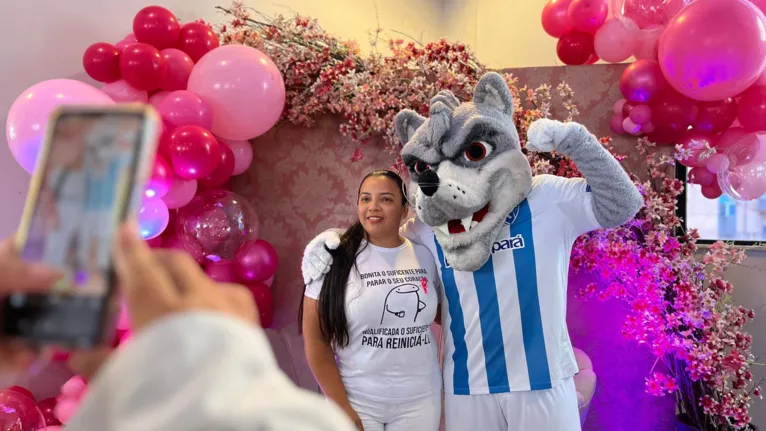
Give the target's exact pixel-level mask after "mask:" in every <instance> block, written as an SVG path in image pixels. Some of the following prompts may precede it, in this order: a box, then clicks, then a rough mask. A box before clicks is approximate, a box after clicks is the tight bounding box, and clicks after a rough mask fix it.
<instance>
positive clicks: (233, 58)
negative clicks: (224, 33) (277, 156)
mask: <svg viewBox="0 0 766 431" xmlns="http://www.w3.org/2000/svg"><path fill="white" fill-rule="evenodd" d="M188 88H189V90H190V91H192V92H194V93H196V94H197V95H199V97H200V98H202V100H204V101H205V102H207V103H208V105H209V106H210V107H211V108H212V110H213V127H212V129H211V131H212V132H213V133H214V134H215V135H217V136H220V137H222V138H224V139H231V140H242V139H252V138H255V137H257V136H260V135H262V134H263V133H265V132H267V131H268V130H269V129H271V127H272V126H274V124H276V122H277V120H279V117H280V116H281V115H282V110H283V109H284V106H285V84H284V81H283V80H282V74H281V73H280V72H279V69H277V66H276V65H275V64H274V62H273V61H271V59H270V58H269V57H268V56H267V55H266V54H264V53H262V52H261V51H258V50H257V49H255V48H251V47H248V46H245V45H224V46H221V47H219V48H215V49H214V50H212V51H210V52H208V53H207V54H205V55H204V56H203V57H202V58H201V59H200V60H199V62H198V63H197V64H196V65H195V66H194V70H192V74H191V76H190V77H189V85H188Z"/></svg>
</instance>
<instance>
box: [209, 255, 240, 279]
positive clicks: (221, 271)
mask: <svg viewBox="0 0 766 431" xmlns="http://www.w3.org/2000/svg"><path fill="white" fill-rule="evenodd" d="M205 273H207V275H208V276H209V277H210V278H212V279H213V280H215V281H217V282H219V283H239V278H238V277H237V274H236V272H235V271H234V262H232V261H230V260H226V259H223V260H219V261H217V262H213V261H211V262H208V263H207V264H206V265H205Z"/></svg>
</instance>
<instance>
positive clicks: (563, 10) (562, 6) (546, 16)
mask: <svg viewBox="0 0 766 431" xmlns="http://www.w3.org/2000/svg"><path fill="white" fill-rule="evenodd" d="M570 4H572V0H550V1H548V3H546V4H545V6H544V7H543V14H542V23H543V30H545V32H546V33H548V34H549V35H550V36H552V37H555V38H557V39H558V38H560V37H561V36H563V35H564V34H566V33H568V32H569V31H570V30H572V26H571V25H570V24H569V18H568V17H567V15H568V13H569V5H570Z"/></svg>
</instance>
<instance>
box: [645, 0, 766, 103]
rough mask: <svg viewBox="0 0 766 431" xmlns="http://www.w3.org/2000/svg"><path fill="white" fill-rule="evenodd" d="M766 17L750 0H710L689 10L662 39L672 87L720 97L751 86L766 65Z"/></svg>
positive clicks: (709, 97) (710, 97) (661, 56)
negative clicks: (765, 35)
mask: <svg viewBox="0 0 766 431" xmlns="http://www.w3.org/2000/svg"><path fill="white" fill-rule="evenodd" d="M765 23H766V17H764V15H763V12H761V11H760V10H758V8H756V7H755V6H753V5H752V4H751V3H750V2H748V1H747V0H704V1H697V2H695V3H692V4H691V5H689V6H688V7H686V8H684V9H683V10H682V11H681V12H680V13H679V14H678V15H677V16H676V17H675V18H674V19H673V20H672V21H671V22H670V23H669V24H668V26H667V28H666V29H665V32H664V33H663V35H662V38H661V39H660V46H659V62H660V66H662V71H663V73H664V74H665V77H666V78H667V80H668V82H669V83H670V85H671V86H672V87H673V88H674V89H675V90H676V91H678V92H679V93H681V94H684V95H686V96H687V97H690V98H692V99H695V100H700V101H707V102H711V101H715V100H722V99H726V98H729V97H734V96H736V95H737V94H739V93H741V92H742V91H744V90H745V89H746V88H748V87H750V86H751V85H752V84H753V83H754V82H755V81H756V80H757V79H758V77H759V76H760V74H761V72H762V71H763V69H764V66H766V37H764V24H765Z"/></svg>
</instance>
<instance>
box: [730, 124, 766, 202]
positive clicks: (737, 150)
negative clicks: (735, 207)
mask: <svg viewBox="0 0 766 431" xmlns="http://www.w3.org/2000/svg"><path fill="white" fill-rule="evenodd" d="M724 155H725V156H726V157H725V158H724V159H723V161H722V162H721V165H720V171H719V172H718V185H719V186H720V187H721V190H722V191H723V192H724V193H726V194H728V195H729V196H731V197H732V198H734V199H737V200H741V201H750V200H754V199H758V198H759V197H761V196H763V194H764V193H766V133H751V134H748V135H746V136H745V137H744V138H742V139H740V140H739V141H738V142H737V143H736V144H734V145H732V146H731V148H729V149H728V150H727V151H726V152H725V153H724Z"/></svg>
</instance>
